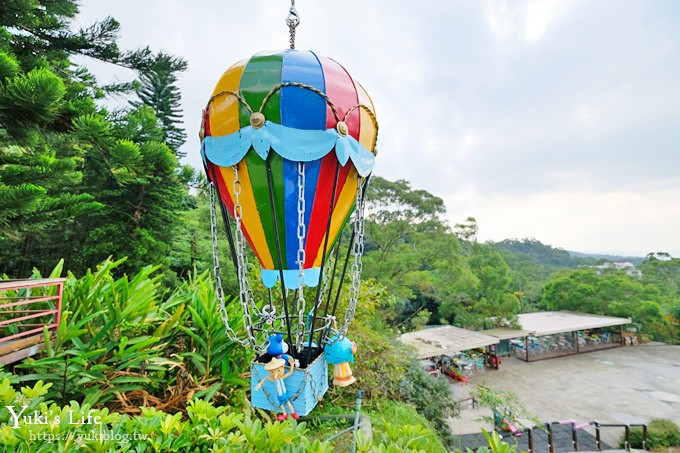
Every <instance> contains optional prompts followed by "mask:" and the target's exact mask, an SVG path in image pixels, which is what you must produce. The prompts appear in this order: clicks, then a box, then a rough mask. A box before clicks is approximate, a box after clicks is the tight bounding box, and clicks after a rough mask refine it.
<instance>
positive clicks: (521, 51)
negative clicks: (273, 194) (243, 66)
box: [80, 0, 680, 252]
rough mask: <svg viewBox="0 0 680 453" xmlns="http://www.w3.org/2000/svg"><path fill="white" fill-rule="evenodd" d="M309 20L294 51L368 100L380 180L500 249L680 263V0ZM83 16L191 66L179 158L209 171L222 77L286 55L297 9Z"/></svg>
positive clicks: (322, 9)
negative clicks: (528, 241) (333, 70)
mask: <svg viewBox="0 0 680 453" xmlns="http://www.w3.org/2000/svg"><path fill="white" fill-rule="evenodd" d="M297 8H298V11H299V12H300V15H301V20H302V22H301V24H300V27H299V28H298V32H297V47H298V48H300V49H306V48H312V49H313V50H315V51H317V52H318V53H319V54H321V55H326V56H329V57H332V58H334V59H336V60H337V61H338V62H340V63H341V64H342V65H343V66H345V67H346V68H347V70H348V71H349V72H350V73H351V74H352V75H353V76H354V77H355V78H356V79H357V80H359V81H360V82H361V83H362V85H363V86H364V87H365V88H366V90H367V91H368V92H369V94H370V95H371V97H372V98H373V101H374V103H375V105H376V109H377V113H378V121H379V123H380V137H379V142H378V147H379V150H380V154H379V156H378V162H377V169H376V171H377V173H378V174H380V175H382V176H385V177H388V178H390V179H397V178H404V179H407V180H409V181H411V183H412V186H413V187H416V188H419V189H421V188H422V189H425V190H428V191H430V192H431V193H433V194H435V195H439V196H441V197H443V198H445V200H446V202H447V207H448V211H449V213H450V216H451V218H452V219H454V221H460V220H462V219H464V218H465V217H467V216H468V215H475V216H477V217H478V219H479V226H480V234H481V235H482V236H484V235H485V234H486V237H487V238H493V239H503V238H505V237H527V236H535V237H536V238H537V239H539V240H542V241H544V242H548V243H551V244H552V245H554V246H562V247H564V248H568V249H572V250H585V251H608V250H609V251H615V250H626V249H631V250H633V249H637V248H638V246H637V245H636V244H640V247H639V248H640V249H641V250H642V251H643V252H644V251H647V249H657V250H680V235H677V234H676V233H675V232H674V231H673V229H674V227H676V226H677V225H680V212H678V210H677V209H676V208H675V207H674V202H675V200H677V199H678V196H679V195H680V194H678V193H677V190H676V188H677V187H680V174H679V173H678V169H679V168H680V153H678V152H677V150H678V149H680V130H679V129H678V127H677V124H678V118H680V85H678V83H677V80H680V29H678V27H677V22H678V17H679V16H680V5H679V4H676V3H675V2H654V1H649V2H620V1H618V0H601V1H598V2H584V1H580V0H569V1H565V0H496V1H486V2H435V1H433V0H428V1H424V2H421V3H418V4H414V3H413V2H407V1H404V0H394V1H391V2H362V1H360V0H346V1H343V2H339V1H328V2H298V4H297ZM82 9H83V12H84V13H85V16H84V17H82V18H81V19H80V23H81V24H82V25H86V24H88V23H90V22H92V21H93V20H96V19H98V18H99V19H100V18H103V17H105V16H106V15H112V16H113V17H115V18H117V19H119V20H120V22H121V23H122V33H121V39H120V44H121V46H122V47H124V48H131V47H137V46H140V45H150V46H151V47H152V48H154V49H156V50H160V49H164V50H167V51H169V52H171V53H176V54H178V55H181V56H183V57H185V58H187V59H188V61H189V70H188V71H187V73H185V74H184V75H183V76H182V77H181V78H180V80H179V86H180V89H181V91H182V96H183V101H182V102H183V108H184V114H185V126H186V129H187V133H188V134H189V141H188V142H187V144H186V145H185V147H184V150H185V151H186V152H187V153H188V154H189V156H188V158H187V162H188V163H190V164H192V165H194V166H196V167H200V158H199V156H198V139H197V137H196V131H197V130H198V127H199V122H200V111H201V109H202V108H203V106H204V105H205V102H206V100H207V99H208V97H209V95H210V92H211V91H212V89H213V87H214V84H215V83H216V81H217V80H218V78H219V76H220V75H221V74H222V72H223V71H224V70H226V68H227V67H229V66H230V65H231V64H232V63H234V62H236V61H238V60H240V59H242V58H244V57H247V56H248V55H252V54H253V53H255V52H257V51H259V50H271V49H276V48H284V47H287V44H288V30H287V28H286V26H285V24H284V22H283V21H284V18H285V16H286V14H287V11H288V5H287V4H285V2H284V3H282V4H280V5H276V6H275V5H274V3H272V2H271V1H268V0H250V1H249V0H232V1H230V2H220V1H217V0H209V1H208V0H206V1H204V2H199V3H195V2H194V3H191V2H186V1H181V0H165V1H161V0H145V1H144V2H138V1H136V0H134V1H133V0H116V1H113V0H84V1H83V2H82ZM88 66H90V63H88ZM106 72H107V70H104V71H103V72H102V76H104V73H106ZM108 72H109V73H110V69H109V70H108ZM108 76H110V74H109V75H108ZM119 77H121V78H123V79H125V78H127V77H128V76H127V75H120V76H119ZM631 213H637V214H635V215H633V214H631ZM649 219H654V220H653V221H650V220H649ZM584 225H591V227H590V228H586V227H584ZM651 238H653V241H655V242H649V241H650V240H651ZM643 239H644V241H643ZM648 239H649V240H648ZM645 241H646V242H645Z"/></svg>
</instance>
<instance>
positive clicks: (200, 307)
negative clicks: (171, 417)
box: [17, 259, 250, 412]
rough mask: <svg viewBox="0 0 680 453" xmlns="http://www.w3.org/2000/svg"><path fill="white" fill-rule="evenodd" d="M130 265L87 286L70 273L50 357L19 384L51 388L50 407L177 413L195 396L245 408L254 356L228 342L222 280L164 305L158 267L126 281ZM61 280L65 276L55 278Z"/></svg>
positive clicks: (187, 289) (100, 274) (31, 363)
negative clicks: (149, 408)
mask: <svg viewBox="0 0 680 453" xmlns="http://www.w3.org/2000/svg"><path fill="white" fill-rule="evenodd" d="M123 261H124V260H118V261H113V260H111V259H108V260H106V261H105V262H103V263H102V264H101V265H99V266H98V268H97V269H96V270H95V271H91V270H90V271H88V272H87V273H86V275H85V276H83V277H81V278H76V277H75V276H74V275H72V274H70V273H69V276H68V279H67V281H66V282H65V285H64V301H63V310H62V312H63V313H62V318H61V322H60V325H59V326H58V328H57V330H56V332H55V334H54V337H53V338H51V337H50V336H48V335H47V334H46V336H45V338H46V352H45V356H44V357H41V358H38V359H33V358H30V359H27V360H25V361H24V362H23V363H22V364H21V365H18V366H17V368H18V369H25V370H30V371H29V372H28V374H26V375H23V376H20V377H19V379H20V380H21V381H39V380H40V381H43V382H46V383H49V384H51V386H50V387H49V390H48V394H47V397H48V398H50V399H53V400H55V401H59V402H60V403H61V404H62V405H65V404H67V403H68V402H70V401H72V400H73V401H77V402H78V403H80V404H90V405H92V406H101V405H103V404H106V405H107V406H108V407H110V408H112V409H115V410H120V411H127V412H139V408H138V406H141V405H158V406H159V407H160V408H161V409H164V410H173V411H175V410H183V408H184V406H185V405H186V402H187V401H188V400H189V399H190V397H191V396H196V397H205V398H208V399H212V398H214V397H221V398H222V400H223V401H232V402H234V401H239V405H242V404H243V401H244V400H245V398H244V389H245V388H246V387H247V383H246V381H245V379H244V378H243V376H242V374H243V373H244V371H246V370H247V369H248V366H249V362H250V356H249V353H248V352H246V351H245V350H244V349H243V348H241V347H239V346H238V345H236V344H235V343H233V342H231V341H229V340H228V338H227V337H226V334H225V329H224V325H223V324H222V320H221V318H220V316H219V306H218V302H217V298H216V296H215V289H214V283H213V281H212V279H210V277H209V276H208V275H207V273H204V274H202V275H194V276H193V277H192V278H191V279H190V280H189V281H187V282H185V283H183V284H182V285H181V286H180V287H178V288H176V289H175V290H174V291H172V292H171V293H170V294H169V295H168V296H167V297H164V296H163V294H162V289H161V286H160V279H161V278H162V275H161V274H159V273H158V272H157V270H158V266H147V267H144V268H143V269H142V270H141V271H139V272H138V273H137V274H136V275H135V276H134V277H132V278H129V277H127V276H125V275H124V276H123V277H121V278H118V279H116V278H114V276H113V275H114V272H115V270H116V268H117V267H118V266H119V265H120V264H121V263H122V262H123ZM60 273H61V268H60V266H57V269H55V271H54V272H52V275H53V276H58V275H59V274H60ZM36 276H37V275H36ZM237 309H238V304H230V306H229V307H228V310H237ZM229 316H230V319H234V320H239V319H241V316H239V315H238V314H237V313H230V314H229ZM233 327H234V328H235V329H237V330H238V329H239V326H238V325H235V326H233Z"/></svg>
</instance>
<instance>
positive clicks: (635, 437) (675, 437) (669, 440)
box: [619, 418, 680, 450]
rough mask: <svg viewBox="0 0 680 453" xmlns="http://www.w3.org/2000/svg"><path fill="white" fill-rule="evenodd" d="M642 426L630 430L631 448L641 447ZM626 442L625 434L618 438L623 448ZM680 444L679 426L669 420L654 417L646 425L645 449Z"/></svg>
mask: <svg viewBox="0 0 680 453" xmlns="http://www.w3.org/2000/svg"><path fill="white" fill-rule="evenodd" d="M642 440H643V435H642V427H637V426H636V427H633V428H631V430H630V446H631V448H642ZM625 444H626V436H625V434H624V435H623V436H621V439H620V440H619V446H620V447H621V448H624V447H625ZM677 446H680V427H678V425H677V424H675V423H674V422H672V421H671V420H666V419H663V418H655V419H653V420H652V421H650V422H649V424H648V425H647V449H648V450H650V449H655V448H663V447H677Z"/></svg>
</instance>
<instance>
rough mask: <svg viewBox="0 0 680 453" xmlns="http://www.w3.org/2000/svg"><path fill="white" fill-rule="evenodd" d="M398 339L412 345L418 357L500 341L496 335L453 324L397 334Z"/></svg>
mask: <svg viewBox="0 0 680 453" xmlns="http://www.w3.org/2000/svg"><path fill="white" fill-rule="evenodd" d="M399 340H400V341H401V342H402V343H404V344H407V345H410V346H413V347H414V348H415V349H416V354H417V356H418V358H420V359H425V358H429V357H437V356H440V355H454V354H455V353H457V352H461V351H467V350H470V349H476V348H482V347H484V346H489V345H492V344H498V342H499V341H500V340H499V339H498V338H497V337H492V336H490V335H485V334H483V333H481V332H474V331H471V330H465V329H461V328H460V327H454V326H438V327H431V328H427V329H423V330H418V331H416V332H409V333H405V334H403V335H401V336H399Z"/></svg>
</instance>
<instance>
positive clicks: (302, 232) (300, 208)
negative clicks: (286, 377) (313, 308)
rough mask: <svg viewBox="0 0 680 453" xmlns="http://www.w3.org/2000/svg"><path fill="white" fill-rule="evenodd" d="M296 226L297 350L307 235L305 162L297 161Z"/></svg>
mask: <svg viewBox="0 0 680 453" xmlns="http://www.w3.org/2000/svg"><path fill="white" fill-rule="evenodd" d="M297 167H298V168H297V169H298V203H297V212H298V226H297V239H298V251H297V264H298V299H297V306H296V309H297V312H298V331H297V335H296V339H295V344H296V346H297V348H298V351H301V350H302V344H303V341H304V334H305V274H304V264H305V260H306V258H307V255H306V253H305V238H306V236H307V228H306V226H305V209H306V205H305V163H304V162H298V164H297Z"/></svg>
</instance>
